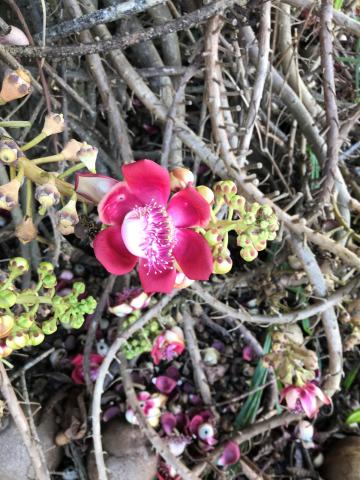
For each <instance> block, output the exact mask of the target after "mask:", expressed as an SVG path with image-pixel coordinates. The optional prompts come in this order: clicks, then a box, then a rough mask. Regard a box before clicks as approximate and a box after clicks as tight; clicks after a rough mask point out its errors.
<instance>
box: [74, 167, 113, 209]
mask: <svg viewBox="0 0 360 480" xmlns="http://www.w3.org/2000/svg"><path fill="white" fill-rule="evenodd" d="M117 183H120V182H119V181H118V180H115V178H111V177H107V176H106V175H100V174H93V173H77V174H76V175H75V191H76V193H78V194H79V195H81V196H83V197H85V198H87V199H88V200H90V202H93V203H99V202H100V200H101V199H102V198H103V197H104V196H105V195H106V194H107V193H108V192H109V191H110V190H111V189H112V188H113V187H114V186H115V185H116V184H117Z"/></svg>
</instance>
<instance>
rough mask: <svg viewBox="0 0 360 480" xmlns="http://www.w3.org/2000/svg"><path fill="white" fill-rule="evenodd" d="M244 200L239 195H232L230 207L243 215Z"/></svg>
mask: <svg viewBox="0 0 360 480" xmlns="http://www.w3.org/2000/svg"><path fill="white" fill-rule="evenodd" d="M245 204H246V200H245V198H244V197H242V196H241V195H234V196H233V197H232V198H231V202H230V207H231V208H233V209H234V210H236V211H237V212H239V213H241V214H243V213H244V211H245Z"/></svg>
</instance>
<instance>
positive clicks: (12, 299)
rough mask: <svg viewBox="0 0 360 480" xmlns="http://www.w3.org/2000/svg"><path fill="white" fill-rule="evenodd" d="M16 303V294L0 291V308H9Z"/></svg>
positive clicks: (9, 291)
mask: <svg viewBox="0 0 360 480" xmlns="http://www.w3.org/2000/svg"><path fill="white" fill-rule="evenodd" d="M15 303H16V293H14V292H12V291H11V290H3V291H0V308H11V307H13V306H14V305H15Z"/></svg>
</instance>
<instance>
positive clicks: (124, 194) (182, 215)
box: [77, 160, 213, 293]
mask: <svg viewBox="0 0 360 480" xmlns="http://www.w3.org/2000/svg"><path fill="white" fill-rule="evenodd" d="M122 172H123V176H124V179H125V181H123V182H118V183H117V184H115V185H114V186H113V187H112V188H111V189H110V191H108V193H107V194H106V195H105V196H104V197H103V198H102V200H101V202H100V203H99V205H98V212H99V217H100V220H101V221H102V223H104V224H106V225H110V226H109V227H108V228H106V229H105V230H103V231H102V232H100V233H99V234H98V235H97V236H96V238H95V240H94V251H95V256H96V258H97V259H98V260H99V262H100V263H102V265H103V266H104V267H105V268H106V269H107V270H108V271H109V272H110V273H113V274H116V275H123V274H125V273H128V272H130V271H131V270H132V269H133V268H134V267H135V265H136V264H137V263H138V265H139V267H138V270H139V276H140V281H141V284H142V287H143V289H144V291H145V292H147V293H150V292H163V293H168V292H170V291H171V290H172V288H173V286H174V283H175V278H176V268H175V265H176V264H178V265H179V267H180V269H181V271H182V272H183V273H184V274H185V275H186V276H187V277H188V278H190V279H191V280H207V279H208V278H209V276H210V274H211V273H212V270H213V264H212V255H211V250H210V247H209V245H208V243H207V242H206V240H205V239H204V238H203V237H202V236H201V235H200V234H199V233H197V232H195V231H194V230H193V228H194V227H203V226H206V225H207V223H208V221H209V219H210V207H209V205H208V203H207V202H206V201H205V200H204V198H203V197H202V196H201V195H200V194H199V193H198V192H197V190H196V189H195V188H193V187H187V188H185V189H184V190H181V191H180V192H178V193H176V194H175V195H173V196H172V198H171V199H170V201H169V203H168V204H167V202H168V199H169V195H170V177H169V173H168V171H167V170H166V169H164V168H163V167H161V166H160V165H157V164H156V163H155V162H153V161H151V160H139V161H137V162H134V163H131V164H129V165H124V166H123V167H122ZM100 183H102V184H103V185H106V184H107V180H105V179H102V182H100ZM80 187H81V185H80ZM80 187H79V182H78V186H77V191H78V192H79V193H80V194H82V193H83V189H82V188H80ZM95 197H97V198H98V192H97V191H96V192H95Z"/></svg>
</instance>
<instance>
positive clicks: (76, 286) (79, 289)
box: [72, 282, 85, 295]
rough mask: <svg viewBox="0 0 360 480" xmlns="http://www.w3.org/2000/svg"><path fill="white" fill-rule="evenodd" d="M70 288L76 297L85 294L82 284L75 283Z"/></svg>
mask: <svg viewBox="0 0 360 480" xmlns="http://www.w3.org/2000/svg"><path fill="white" fill-rule="evenodd" d="M72 288H73V292H74V293H76V294H77V295H81V294H82V293H84V292H85V284H84V283H83V282H75V283H74V285H73V287H72Z"/></svg>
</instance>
